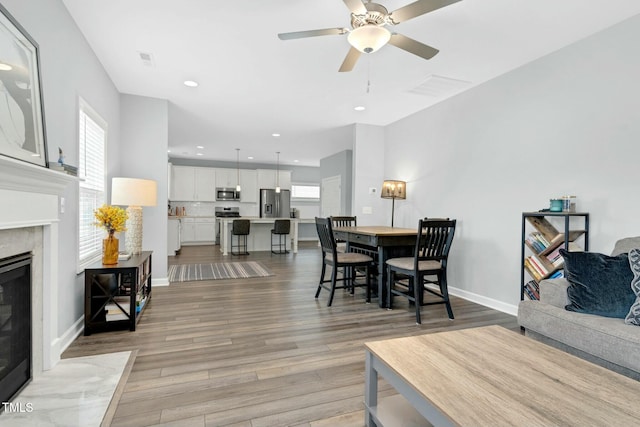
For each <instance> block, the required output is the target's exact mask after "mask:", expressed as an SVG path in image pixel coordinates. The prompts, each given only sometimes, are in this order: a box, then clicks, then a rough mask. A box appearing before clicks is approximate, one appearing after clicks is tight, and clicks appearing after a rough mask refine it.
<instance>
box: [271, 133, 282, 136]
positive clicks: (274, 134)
mask: <svg viewBox="0 0 640 427" xmlns="http://www.w3.org/2000/svg"><path fill="white" fill-rule="evenodd" d="M271 136H275V137H279V136H280V134H279V133H272V134H271Z"/></svg>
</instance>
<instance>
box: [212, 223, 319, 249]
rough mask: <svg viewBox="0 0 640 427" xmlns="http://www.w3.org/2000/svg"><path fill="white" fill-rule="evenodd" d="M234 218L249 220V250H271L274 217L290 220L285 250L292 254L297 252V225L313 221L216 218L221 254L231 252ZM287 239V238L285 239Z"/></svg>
mask: <svg viewBox="0 0 640 427" xmlns="http://www.w3.org/2000/svg"><path fill="white" fill-rule="evenodd" d="M235 219H248V220H249V221H251V230H250V232H249V236H247V250H248V251H249V252H251V251H270V250H271V230H272V229H273V224H274V222H275V220H276V219H288V220H290V221H291V234H290V235H289V237H290V242H289V241H288V242H287V243H288V244H287V250H290V251H291V252H293V253H294V254H295V253H297V252H298V225H299V224H312V223H314V222H315V219H313V218H258V217H241V218H217V220H218V221H220V226H221V227H220V251H221V252H222V255H228V254H229V253H230V252H231V250H230V249H231V227H232V223H233V221H234V220H235ZM287 240H289V239H287Z"/></svg>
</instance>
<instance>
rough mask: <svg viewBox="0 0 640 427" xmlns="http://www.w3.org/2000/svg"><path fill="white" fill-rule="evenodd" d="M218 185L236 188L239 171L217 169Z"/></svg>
mask: <svg viewBox="0 0 640 427" xmlns="http://www.w3.org/2000/svg"><path fill="white" fill-rule="evenodd" d="M216 185H217V186H218V187H224V188H236V185H238V171H237V170H236V169H216Z"/></svg>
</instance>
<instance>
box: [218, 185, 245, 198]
mask: <svg viewBox="0 0 640 427" xmlns="http://www.w3.org/2000/svg"><path fill="white" fill-rule="evenodd" d="M216 200H217V201H224V200H236V201H240V192H239V191H237V190H236V189H235V188H221V187H218V188H216Z"/></svg>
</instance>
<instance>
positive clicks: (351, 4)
mask: <svg viewBox="0 0 640 427" xmlns="http://www.w3.org/2000/svg"><path fill="white" fill-rule="evenodd" d="M343 1H344V4H346V5H347V7H348V8H349V10H350V11H351V13H355V14H356V15H364V14H365V13H367V8H366V7H364V3H362V0H343Z"/></svg>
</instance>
